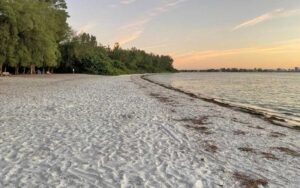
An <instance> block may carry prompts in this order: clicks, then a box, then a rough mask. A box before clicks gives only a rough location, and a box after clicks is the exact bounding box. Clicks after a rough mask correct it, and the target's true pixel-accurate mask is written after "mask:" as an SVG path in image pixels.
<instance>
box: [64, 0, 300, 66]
mask: <svg viewBox="0 0 300 188" xmlns="http://www.w3.org/2000/svg"><path fill="white" fill-rule="evenodd" d="M66 1H67V4H68V12H69V15H70V18H69V19H68V22H69V23H70V25H71V27H72V28H73V29H74V30H75V32H76V33H77V34H80V33H82V32H88V33H90V34H93V35H95V36H96V37H97V39H98V41H99V42H100V43H101V44H103V45H110V46H113V45H114V43H115V42H119V43H120V45H121V46H122V47H123V48H131V47H137V48H140V49H143V50H145V51H147V52H152V53H155V54H164V55H170V56H172V58H173V59H174V63H173V64H174V66H175V68H177V69H208V68H223V67H225V68H231V67H237V68H294V67H300V1H299V0H84V1H83V0H66Z"/></svg>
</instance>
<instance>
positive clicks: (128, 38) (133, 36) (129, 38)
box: [119, 31, 142, 45]
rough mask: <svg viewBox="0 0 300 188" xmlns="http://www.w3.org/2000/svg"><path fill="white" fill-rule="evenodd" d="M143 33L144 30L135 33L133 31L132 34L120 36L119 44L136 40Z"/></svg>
mask: <svg viewBox="0 0 300 188" xmlns="http://www.w3.org/2000/svg"><path fill="white" fill-rule="evenodd" d="M141 34H142V31H136V32H135V33H132V34H131V35H128V36H124V37H122V38H119V44H120V45H124V44H127V43H129V42H131V41H134V40H135V39H137V38H139V37H140V35H141Z"/></svg>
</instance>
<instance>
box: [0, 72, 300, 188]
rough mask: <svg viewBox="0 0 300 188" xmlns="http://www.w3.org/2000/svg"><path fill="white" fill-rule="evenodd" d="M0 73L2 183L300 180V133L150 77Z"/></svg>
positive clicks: (127, 184) (207, 183) (288, 182)
mask: <svg viewBox="0 0 300 188" xmlns="http://www.w3.org/2000/svg"><path fill="white" fill-rule="evenodd" d="M0 80H1V82H0V83H1V92H0V100H1V105H2V107H1V108H0V128H1V133H0V153H1V156H0V167H1V168H2V169H3V170H2V171H0V187H17V186H20V187H35V186H38V185H44V186H46V187H49V186H53V187H59V186H62V187H72V186H73V187H80V186H91V187H93V186H94V187H130V186H135V187H159V186H166V187H195V188H198V187H199V188H202V187H241V185H247V184H248V185H251V182H252V183H253V182H254V183H255V184H257V186H259V185H261V186H263V185H267V186H269V187H285V186H286V187H297V185H299V183H300V182H299V180H298V178H297V177H299V175H300V169H299V168H298V167H299V166H300V147H299V144H298V143H299V142H298V141H299V139H300V135H299V132H298V131H296V130H294V129H288V128H286V127H280V126H274V125H273V124H271V123H269V122H267V121H265V120H263V119H261V118H258V117H255V116H252V115H250V114H248V113H242V112H239V111H236V110H233V109H230V108H227V107H222V106H219V105H216V104H213V103H210V102H206V101H203V100H197V99H195V98H193V97H191V96H188V95H186V94H183V93H181V92H176V91H173V90H170V89H166V88H164V87H161V86H159V85H157V84H154V83H151V82H148V81H146V80H144V79H142V78H141V75H126V76H114V77H110V76H94V75H58V76H57V75H54V76H51V77H44V78H43V79H41V78H39V77H29V78H26V79H24V78H21V77H14V78H11V79H2V78H0ZM287 174H288V176H287ZM249 183H250V184H249Z"/></svg>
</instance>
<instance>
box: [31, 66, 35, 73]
mask: <svg viewBox="0 0 300 188" xmlns="http://www.w3.org/2000/svg"><path fill="white" fill-rule="evenodd" d="M30 74H35V65H30Z"/></svg>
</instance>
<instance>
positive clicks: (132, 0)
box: [120, 0, 136, 5]
mask: <svg viewBox="0 0 300 188" xmlns="http://www.w3.org/2000/svg"><path fill="white" fill-rule="evenodd" d="M134 2H136V0H121V2H120V3H121V4H125V5H128V4H131V3H134Z"/></svg>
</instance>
